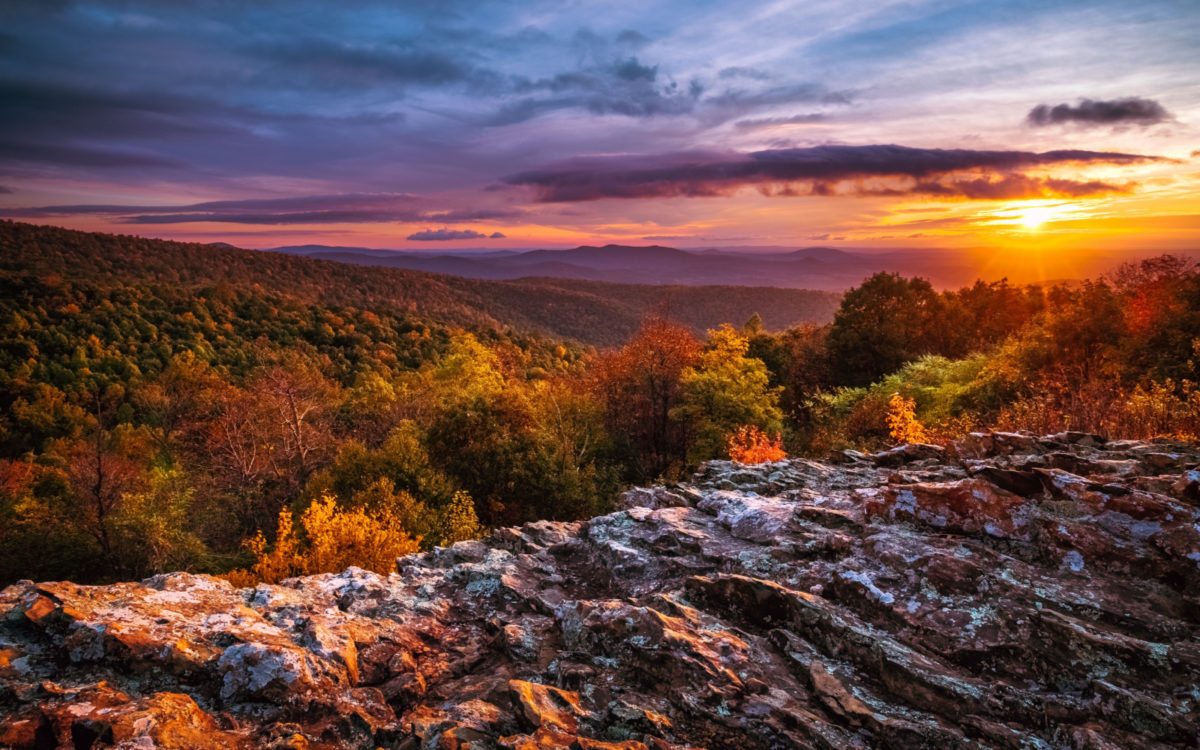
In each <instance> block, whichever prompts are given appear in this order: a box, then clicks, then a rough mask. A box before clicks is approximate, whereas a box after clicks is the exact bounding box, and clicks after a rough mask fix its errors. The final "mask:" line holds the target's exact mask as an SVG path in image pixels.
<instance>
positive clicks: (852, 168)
mask: <svg viewBox="0 0 1200 750" xmlns="http://www.w3.org/2000/svg"><path fill="white" fill-rule="evenodd" d="M1158 160H1161V159H1160V157H1154V156H1143V155H1139V154H1121V153H1111V152H1097V151H1078V150H1064V151H1047V152H1043V153H1035V152H1029V151H981V150H970V149H928V148H908V147H905V146H895V145H870V146H815V147H812V148H790V149H772V150H766V151H755V152H752V153H746V154H739V153H725V154H720V153H711V152H710V153H705V152H691V153H678V154H663V155H657V156H653V155H652V156H637V157H633V156H628V157H627V156H621V157H606V158H597V159H588V160H579V161H576V162H573V163H569V164H564V165H561V166H556V167H550V168H546V169H539V170H532V171H528V172H521V173H518V174H514V175H510V176H508V177H506V178H504V182H505V183H507V184H509V185H521V186H527V187H530V188H532V189H533V190H534V193H535V195H536V197H537V199H538V200H539V201H542V202H572V201H590V200H597V199H600V198H655V197H681V196H682V197H696V196H718V195H728V194H729V193H731V192H733V191H734V190H736V189H738V188H740V187H743V186H746V185H757V186H759V188H760V189H761V190H763V191H764V192H767V193H768V194H775V195H795V194H798V193H797V192H796V189H795V187H794V186H795V185H797V184H799V185H806V186H807V187H808V191H809V193H810V194H817V195H832V194H835V193H844V192H846V191H845V188H843V187H842V186H841V183H845V182H853V181H857V182H860V183H862V184H860V185H851V190H850V192H851V193H855V192H857V193H860V194H862V193H865V194H886V193H887V192H888V191H890V192H895V193H905V192H913V191H914V190H916V191H917V192H931V191H934V190H945V191H952V190H954V189H955V186H957V190H958V194H959V195H960V196H962V197H969V196H970V195H983V194H985V193H987V192H988V191H989V190H991V189H992V188H993V187H994V186H995V184H996V183H995V182H994V181H993V180H992V176H993V175H999V176H1000V181H1001V182H1003V180H1004V179H1005V178H1006V177H1008V178H1010V179H1011V175H1010V174H1009V173H1012V172H1015V171H1018V170H1023V169H1032V168H1039V167H1049V166H1058V165H1067V164H1119V165H1123V164H1136V163H1140V162H1147V161H1158ZM980 172H982V173H985V174H984V175H983V177H979V176H977V175H976V174H975V173H980ZM963 173H971V174H970V175H968V179H967V180H966V181H965V182H961V181H956V180H954V179H951V178H955V177H958V176H961V175H963ZM887 179H892V180H899V184H894V185H871V184H867V182H868V181H871V180H876V181H879V180H887ZM981 179H983V180H985V182H978V180H981ZM1025 179H1034V178H1025ZM972 180H974V181H976V182H972ZM1068 183H1069V181H1061V180H1060V181H1052V180H1043V181H1042V182H1041V183H1040V187H1039V189H1040V190H1043V191H1051V190H1055V189H1056V186H1057V187H1058V188H1063V189H1072V188H1071V184H1068ZM1023 184H1024V185H1025V186H1026V187H1029V185H1030V183H1028V182H1026V183H1023ZM1079 184H1080V185H1084V184H1086V183H1079ZM1100 184H1101V183H1096V185H1097V186H1098V185H1100ZM935 186H937V187H935ZM989 186H992V187H989ZM1013 191H1014V190H1013V189H1009V190H1005V189H1003V187H1001V188H997V189H995V192H997V193H1003V192H1013ZM947 194H949V192H948V193H947Z"/></svg>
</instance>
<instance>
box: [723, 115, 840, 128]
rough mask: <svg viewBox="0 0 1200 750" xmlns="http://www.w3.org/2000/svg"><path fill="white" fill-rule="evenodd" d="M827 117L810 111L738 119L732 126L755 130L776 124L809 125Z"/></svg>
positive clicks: (823, 120)
mask: <svg viewBox="0 0 1200 750" xmlns="http://www.w3.org/2000/svg"><path fill="white" fill-rule="evenodd" d="M827 119H829V118H828V116H827V115H824V114H822V113H820V112H812V113H809V114H800V115H792V116H790V117H760V118H758V119H752V120H738V121H737V122H735V123H734V126H735V127H737V128H740V129H742V130H756V129H758V128H770V127H774V126H776V125H809V124H812V123H814V122H825V121H826V120H827Z"/></svg>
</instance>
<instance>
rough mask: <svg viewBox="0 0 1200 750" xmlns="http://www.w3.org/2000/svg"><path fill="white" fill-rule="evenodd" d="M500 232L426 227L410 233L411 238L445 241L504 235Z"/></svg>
mask: <svg viewBox="0 0 1200 750" xmlns="http://www.w3.org/2000/svg"><path fill="white" fill-rule="evenodd" d="M503 236H504V235H503V234H501V233H500V232H492V234H490V235H487V234H483V233H482V232H476V231H475V230H474V229H446V228H443V229H426V230H424V231H421V232H413V233H412V234H410V235H408V239H410V240H420V241H422V242H443V241H446V240H486V239H496V238H500V237H503Z"/></svg>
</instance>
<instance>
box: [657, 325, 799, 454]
mask: <svg viewBox="0 0 1200 750" xmlns="http://www.w3.org/2000/svg"><path fill="white" fill-rule="evenodd" d="M748 348H749V342H748V341H747V340H746V338H745V337H744V336H742V335H740V334H739V333H737V332H736V331H735V330H734V329H733V328H732V327H731V326H729V325H725V326H722V327H720V328H717V329H714V330H712V331H709V332H708V343H707V345H706V347H705V349H704V351H703V353H702V354H701V355H700V358H699V360H698V361H697V362H696V364H695V365H693V366H691V367H688V368H686V369H685V370H684V371H683V372H682V373H681V375H680V386H681V388H682V391H683V393H682V397H681V399H680V402H679V405H678V406H676V407H675V408H674V409H672V410H671V412H670V414H671V417H672V418H673V419H676V420H679V421H681V422H683V423H685V424H688V425H689V427H690V430H689V431H690V433H691V435H692V436H693V437H692V444H691V447H690V449H689V450H688V453H687V456H688V460H689V462H690V463H692V464H696V463H699V462H700V461H704V460H706V459H710V458H717V457H719V456H721V455H723V454H724V453H725V451H726V449H727V445H728V440H729V436H730V435H731V434H733V433H734V431H736V430H737V429H738V428H739V427H741V426H744V425H752V426H754V427H758V428H760V429H763V430H766V431H768V432H773V433H776V434H777V433H778V432H779V431H780V430H781V429H782V426H783V425H782V420H783V414H782V413H781V412H780V411H779V406H778V403H779V392H780V390H782V389H780V388H772V387H770V385H769V376H768V373H767V368H766V365H764V364H763V363H762V361H761V360H758V359H754V358H752V357H748V356H746V352H747V349H748Z"/></svg>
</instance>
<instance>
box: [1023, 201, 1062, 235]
mask: <svg viewBox="0 0 1200 750" xmlns="http://www.w3.org/2000/svg"><path fill="white" fill-rule="evenodd" d="M1056 213H1057V212H1056V211H1055V210H1054V209H1053V208H1051V207H1050V206H1031V207H1029V208H1027V209H1025V210H1024V211H1022V212H1021V214H1020V215H1019V216H1018V217H1017V221H1018V222H1020V224H1021V226H1023V227H1025V228H1026V229H1030V230H1033V229H1038V228H1039V227H1041V226H1042V224H1045V223H1046V222H1047V221H1049V220H1050V219H1053V218H1054V215H1055V214H1056Z"/></svg>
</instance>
